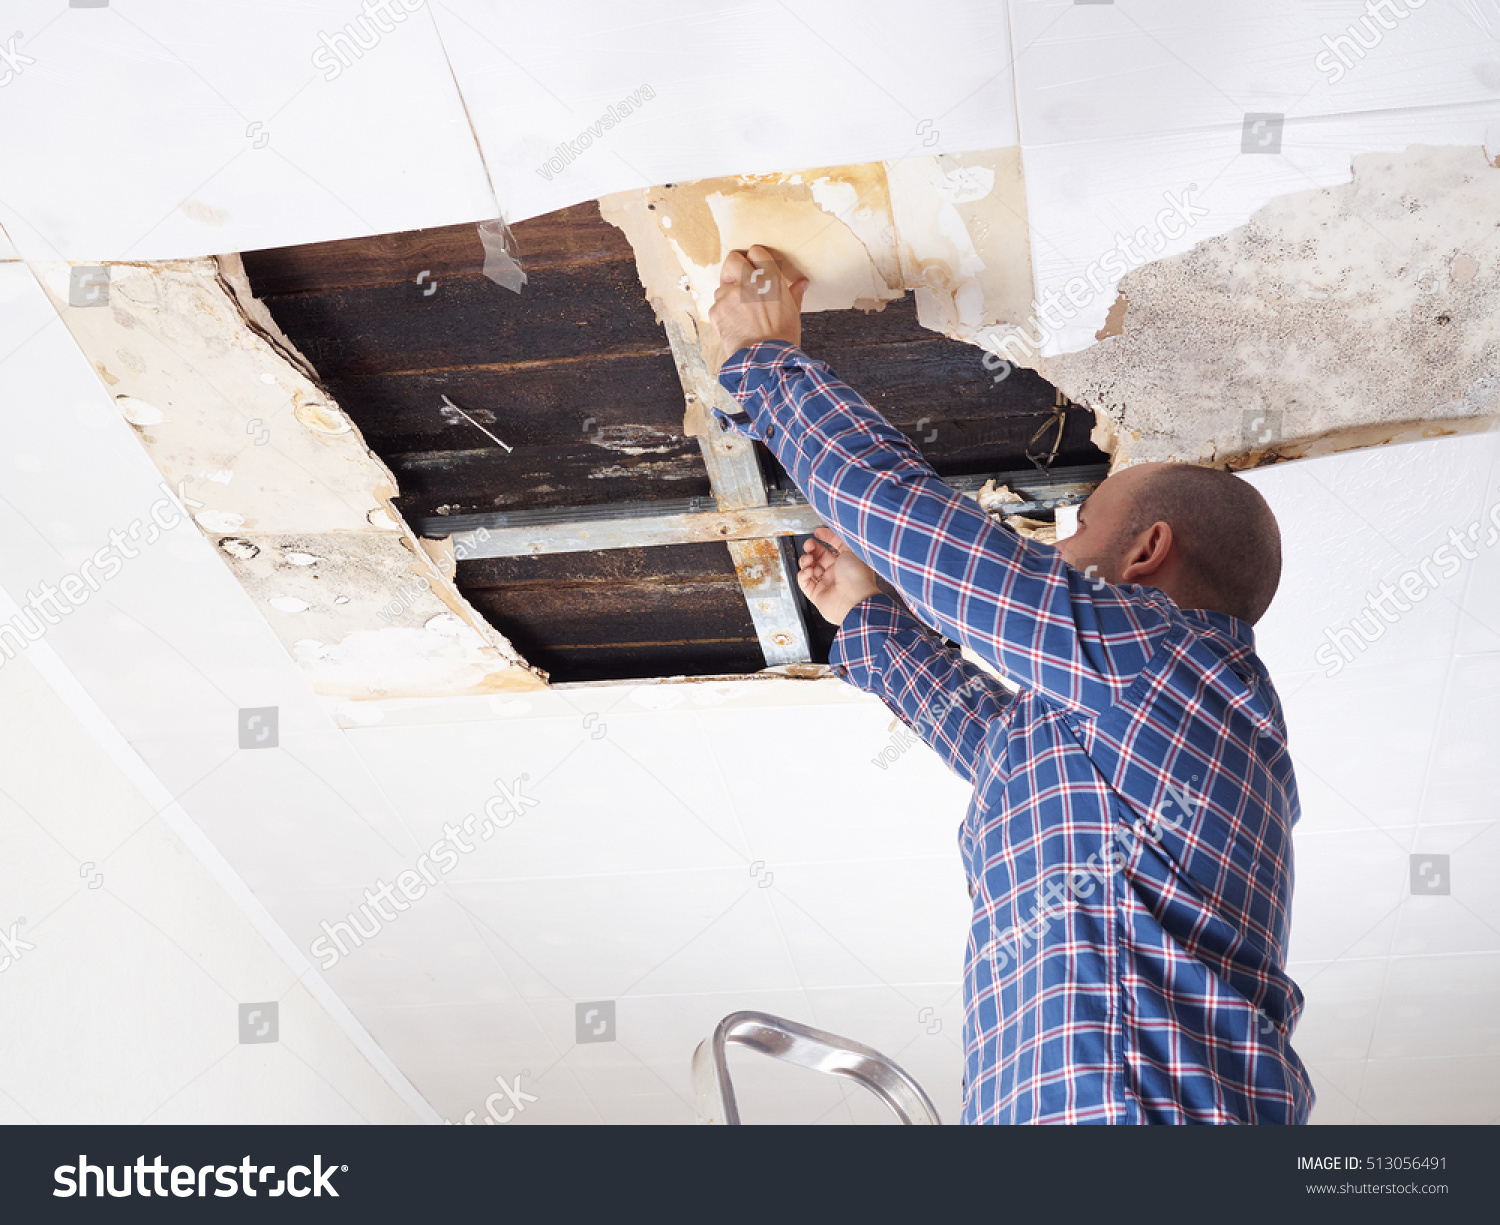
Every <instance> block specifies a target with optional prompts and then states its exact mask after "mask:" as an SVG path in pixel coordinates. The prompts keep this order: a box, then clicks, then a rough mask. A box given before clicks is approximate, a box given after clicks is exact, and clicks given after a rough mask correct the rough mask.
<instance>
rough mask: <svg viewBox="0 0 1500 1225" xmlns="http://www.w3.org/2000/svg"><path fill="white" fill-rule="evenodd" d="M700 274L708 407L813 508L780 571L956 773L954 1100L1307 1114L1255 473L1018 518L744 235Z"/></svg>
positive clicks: (1274, 565) (967, 1112)
mask: <svg viewBox="0 0 1500 1225" xmlns="http://www.w3.org/2000/svg"><path fill="white" fill-rule="evenodd" d="M721 281H722V284H721V286H720V289H719V292H718V295H717V298H716V301H715V305H714V308H713V311H712V315H711V318H712V320H713V323H714V325H715V327H716V328H717V330H718V333H719V336H720V340H721V346H722V347H721V352H722V353H723V354H724V356H725V357H726V358H727V360H726V361H725V362H724V364H723V367H722V369H721V371H720V374H719V378H720V381H721V382H722V384H723V385H724V386H725V387H726V388H727V389H728V390H729V391H730V392H731V393H733V395H734V396H735V399H736V400H737V402H738V404H739V407H740V412H739V413H737V414H736V415H734V416H733V417H732V418H731V417H727V416H726V418H725V419H726V420H729V421H730V422H731V423H732V424H734V425H735V426H736V427H737V428H738V429H740V430H741V431H742V432H743V433H745V434H747V435H749V436H750V437H753V438H758V439H761V440H763V441H764V442H765V443H766V445H767V446H768V447H770V448H771V450H772V451H773V452H774V453H775V455H776V457H777V458H778V459H779V460H780V461H781V463H782V465H783V466H784V467H785V468H786V470H787V472H788V473H789V474H790V475H791V477H792V479H793V480H794V481H796V483H797V486H798V487H799V488H800V489H801V490H802V491H803V493H804V494H806V496H807V499H808V501H809V502H810V503H811V504H812V506H813V507H814V508H815V509H816V510H817V512H818V514H819V516H820V517H821V518H822V519H823V521H824V523H825V524H827V527H826V528H822V529H819V531H818V533H817V539H816V542H814V541H809V542H808V545H807V554H806V556H805V557H804V558H803V559H802V561H801V573H800V574H799V576H798V582H799V585H800V586H801V587H802V590H803V591H804V592H805V593H806V594H807V595H808V598H809V599H811V600H812V601H813V603H814V604H815V605H816V606H817V608H818V610H819V612H821V613H822V614H823V615H824V616H825V617H827V618H828V620H830V621H832V622H834V623H836V624H838V625H839V627H840V628H839V633H838V636H837V638H836V639H835V641H834V645H833V650H832V652H831V656H830V662H831V663H832V664H833V666H834V668H835V669H836V670H837V671H838V673H839V674H840V675H841V676H843V677H844V678H845V679H846V680H848V681H850V682H852V683H853V684H855V685H858V686H859V687H860V688H862V689H866V690H868V691H869V692H871V693H874V694H876V695H877V696H878V697H880V698H881V699H882V700H883V701H884V702H885V703H886V704H887V705H888V706H890V707H891V709H893V710H894V711H896V712H897V713H898V714H899V715H900V716H901V717H902V718H903V719H904V720H905V721H906V722H907V723H908V724H909V725H910V726H911V727H912V728H913V729H914V730H915V731H916V732H918V733H919V734H920V735H921V736H922V737H923V738H924V739H925V740H926V741H927V742H928V743H929V744H930V745H931V746H932V747H933V748H934V749H935V750H937V752H938V753H939V754H940V755H941V756H942V757H943V759H944V760H945V761H946V762H947V763H948V764H949V766H950V767H952V769H953V770H955V771H956V772H957V773H958V774H959V775H960V776H961V777H963V778H965V779H967V780H968V781H970V782H971V783H972V784H973V785H974V798H973V801H972V803H971V804H970V806H969V811H968V814H967V816H966V818H965V820H964V824H963V827H962V829H961V831H960V837H959V844H960V848H961V850H962V853H963V859H964V866H965V870H966V873H967V876H968V882H969V891H970V894H971V896H972V898H973V921H972V927H971V931H970V937H969V944H968V950H967V956H966V959H965V969H964V1016H965V1020H964V1048H965V1077H964V1081H965V1084H964V1109H963V1118H964V1121H965V1122H981V1123H1157V1122H1173V1123H1188V1122H1201V1123H1304V1122H1306V1121H1307V1116H1308V1113H1309V1111H1310V1109H1311V1107H1312V1101H1313V1093H1312V1087H1311V1085H1310V1084H1309V1082H1308V1079H1307V1074H1306V1072H1305V1071H1304V1069H1303V1067H1302V1063H1301V1061H1300V1060H1299V1059H1298V1058H1297V1056H1296V1054H1295V1053H1294V1052H1293V1051H1292V1049H1291V1046H1290V1045H1289V1039H1290V1037H1291V1033H1292V1030H1293V1028H1294V1026H1295V1025H1296V1022H1297V1018H1298V1016H1299V1014H1300V1013H1301V1010H1302V993H1301V992H1300V991H1299V990H1298V989H1297V987H1296V984H1294V983H1293V982H1292V981H1291V980H1290V979H1289V978H1288V977H1287V976H1286V973H1285V968H1284V967H1285V961H1286V944H1287V935H1288V926H1289V919H1290V906H1291V896H1292V866H1291V865H1292V842H1291V828H1292V825H1293V824H1294V823H1295V821H1296V819H1297V816H1298V802H1297V788H1296V780H1295V778H1294V777H1293V773H1292V764H1291V758H1290V755H1289V753H1288V751H1287V745H1286V725H1285V722H1284V720H1283V717H1282V711H1281V703H1280V700H1279V699H1278V697H1277V695H1276V691H1275V689H1274V688H1273V687H1272V684H1271V679H1270V677H1269V675H1268V674H1267V672H1266V669H1265V667H1264V665H1263V664H1262V663H1261V662H1260V660H1259V658H1257V656H1256V654H1255V638H1254V633H1253V631H1252V630H1251V628H1250V627H1251V625H1252V624H1253V623H1254V622H1255V621H1256V620H1257V619H1259V617H1260V616H1261V614H1262V613H1264V612H1265V610H1266V608H1267V606H1268V605H1269V604H1270V602H1271V597H1272V596H1273V595H1274V594H1275V591H1276V586H1277V583H1278V582H1279V580H1280V573H1281V538H1280V534H1279V532H1278V530H1277V526H1276V520H1275V518H1274V516H1273V515H1272V514H1271V510H1270V508H1269V507H1268V506H1267V505H1266V503H1265V501H1264V499H1262V498H1261V496H1260V495H1259V493H1257V492H1256V491H1255V490H1254V489H1253V488H1252V487H1251V486H1249V485H1248V484H1246V483H1245V482H1243V481H1241V480H1239V478H1237V477H1235V476H1233V475H1231V474H1229V473H1227V472H1218V471H1214V470H1210V469H1204V468H1197V467H1194V466H1192V465H1186V464H1152V465H1141V466H1140V467H1136V468H1128V469H1126V470H1124V471H1122V472H1120V473H1118V474H1116V475H1114V476H1112V477H1110V478H1109V479H1108V480H1107V481H1105V482H1104V483H1103V484H1101V485H1100V486H1099V488H1098V489H1096V490H1095V491H1094V494H1093V496H1092V497H1090V498H1089V500H1088V502H1087V503H1086V504H1085V505H1084V507H1083V509H1082V511H1081V513H1080V516H1079V530H1078V532H1077V534H1076V535H1074V536H1072V537H1070V538H1069V539H1067V540H1065V541H1064V542H1063V543H1062V544H1061V545H1060V546H1058V547H1057V548H1055V549H1054V548H1049V547H1047V546H1044V545H1040V544H1037V543H1034V542H1031V541H1028V540H1025V539H1023V538H1021V537H1018V536H1016V535H1015V534H1013V533H1012V532H1010V531H1009V530H1007V529H1006V528H1004V527H1002V526H1001V525H999V524H997V523H996V522H995V521H994V520H992V519H991V518H990V517H989V516H988V515H986V514H985V513H984V512H983V511H981V510H980V509H979V507H978V505H977V504H976V503H974V502H973V501H971V500H969V499H966V498H964V497H962V496H961V495H960V494H958V493H956V492H955V491H954V490H952V489H950V488H949V487H948V486H947V485H945V484H944V483H943V482H942V481H941V480H940V479H939V478H938V476H937V475H936V473H934V472H933V470H932V468H931V467H930V466H929V465H928V464H927V462H926V461H925V460H924V459H923V458H922V456H921V454H920V453H919V452H918V451H917V449H916V448H915V447H914V446H913V445H912V444H911V443H910V442H909V441H908V440H907V439H906V437H905V436H904V435H902V434H900V433H898V432H897V431H896V430H895V429H893V428H892V427H891V426H890V425H889V424H888V423H887V422H886V421H885V419H884V418H883V417H881V416H880V414H879V413H878V412H876V411H875V409H874V408H872V407H871V406H870V405H869V404H867V403H866V402H865V401H864V400H863V399H861V398H860V396H859V395H858V394H857V393H856V392H854V391H853V390H851V389H850V388H849V387H847V386H845V385H844V384H843V383H841V382H839V381H838V380H837V378H835V376H834V375H833V373H832V371H830V370H829V369H828V367H827V366H825V365H823V364H822V363H821V362H818V361H815V360H814V359H812V358H810V357H808V356H807V355H806V354H805V353H803V352H802V351H801V349H800V347H799V344H800V340H801V324H800V304H801V301H802V294H803V292H804V291H805V289H806V286H807V282H806V280H805V278H800V277H797V276H796V275H790V276H788V275H786V274H785V273H783V271H782V268H781V267H779V266H778V263H777V261H776V259H775V257H774V256H773V255H772V253H771V252H770V251H769V250H767V249H766V248H764V247H752V248H750V250H749V251H748V252H734V253H733V254H731V255H730V257H729V258H728V259H727V260H726V261H725V263H724V268H723V273H722V277H721ZM877 576H878V577H879V578H880V579H883V580H885V582H887V583H889V584H890V585H891V586H892V587H893V588H894V589H895V590H896V591H897V592H899V593H900V596H901V597H902V599H904V601H905V603H906V604H907V605H908V606H909V607H910V608H911V609H912V610H913V611H914V612H915V613H916V614H917V616H918V617H919V618H920V619H921V622H925V625H924V624H921V623H919V622H918V621H917V620H914V619H913V618H912V616H910V615H909V614H908V613H907V612H906V611H905V610H904V609H903V608H902V607H901V605H900V604H899V603H898V602H897V601H896V600H894V599H892V598H891V597H890V596H889V595H886V594H883V593H882V592H881V591H880V589H879V587H878V585H877V581H876V580H877ZM926 626H933V627H935V628H936V629H938V630H940V631H941V633H942V634H943V635H945V636H946V637H947V638H949V639H952V640H955V641H957V642H959V643H961V644H963V645H964V646H967V647H970V648H971V649H972V650H973V651H974V652H976V653H977V654H978V656H979V657H980V658H982V659H984V660H985V661H986V662H988V663H989V664H991V665H993V666H994V667H995V668H996V669H997V670H998V671H999V672H1000V673H1001V674H1003V675H1005V676H1007V677H1009V678H1010V679H1011V680H1013V681H1014V682H1015V684H1016V685H1018V686H1019V692H1017V693H1016V694H1015V695H1014V696H1012V694H1011V693H1010V691H1009V690H1008V689H1007V688H1006V687H1005V686H1002V685H1000V684H999V683H997V682H996V681H995V680H994V678H993V677H992V676H990V675H989V674H988V673H987V672H985V671H984V670H983V669H980V668H976V667H974V666H973V665H972V664H970V663H968V662H967V661H965V660H964V659H963V658H962V656H961V655H960V654H959V653H958V652H957V651H956V650H954V649H952V648H951V647H949V646H948V645H947V644H946V643H945V642H944V641H943V640H942V639H941V638H939V637H938V636H937V635H936V634H934V633H932V632H931V631H930V630H928V629H927V628H926Z"/></svg>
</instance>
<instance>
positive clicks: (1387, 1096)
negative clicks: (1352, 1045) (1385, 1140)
mask: <svg viewBox="0 0 1500 1225" xmlns="http://www.w3.org/2000/svg"><path fill="white" fill-rule="evenodd" d="M1360 1108H1361V1109H1362V1110H1364V1111H1365V1112H1366V1113H1367V1114H1369V1115H1370V1117H1371V1118H1372V1119H1373V1120H1374V1121H1376V1122H1380V1123H1385V1124H1391V1123H1496V1122H1500V1056H1495V1055H1490V1056H1484V1057H1463V1058H1440V1057H1433V1058H1424V1059H1372V1060H1371V1061H1370V1064H1369V1067H1368V1069H1367V1070H1366V1073H1365V1085H1364V1092H1363V1094H1361V1096H1360Z"/></svg>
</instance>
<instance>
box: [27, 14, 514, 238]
mask: <svg viewBox="0 0 1500 1225" xmlns="http://www.w3.org/2000/svg"><path fill="white" fill-rule="evenodd" d="M22 9H23V10H24V11H23V12H18V13H16V14H15V17H16V20H17V22H18V24H19V25H20V26H21V27H22V29H23V30H24V31H25V36H24V37H22V38H21V39H20V41H19V43H18V49H19V50H20V51H21V52H23V53H24V54H26V55H28V56H30V57H31V58H33V59H34V60H35V64H34V65H28V66H27V67H26V68H25V69H24V71H22V72H21V73H20V74H19V75H18V77H17V79H15V80H13V81H11V82H10V85H9V87H8V88H6V89H5V90H4V91H3V92H0V124H3V125H4V127H5V129H6V132H7V165H8V168H9V170H10V175H9V187H8V189H7V191H6V198H5V203H4V204H3V205H0V221H3V223H4V225H5V227H6V229H7V231H8V232H9V234H10V237H11V239H12V241H13V242H14V243H15V244H16V246H17V247H18V248H20V250H21V251H22V253H23V254H25V255H26V257H27V258H31V259H57V258H61V259H72V260H81V261H87V260H119V259H169V258H183V257H187V256H195V255H204V254H209V253H213V252H221V251H238V250H247V249H253V248H257V247H270V246H283V245H288V244H293V243H302V242H313V241H317V240H320V239H330V238H342V237H347V236H350V235H354V234H385V233H390V232H393V231H399V230H410V229H417V228H421V227H423V226H432V225H442V224H447V223H452V222H459V221H466V220H471V219H479V218H483V217H485V216H488V215H492V214H493V212H494V203H493V197H492V196H491V193H490V191H489V187H488V183H487V180H486V177H485V174H484V169H483V165H482V162H481V160H480V157H479V153H478V150H477V148H476V147H475V144H474V141H473V137H472V135H471V133H470V131H469V127H468V123H467V121H466V119H465V117H464V112H463V105H462V102H461V100H460V98H459V96H458V93H457V90H456V89H455V87H454V83H453V78H452V74H451V73H450V72H449V70H448V67H447V63H446V60H445V58H444V54H443V47H442V45H441V43H440V42H439V40H438V38H437V34H436V30H435V28H434V25H433V22H432V19H431V17H430V16H429V14H428V13H427V12H418V13H416V14H413V15H410V16H408V14H407V13H406V12H405V11H404V10H402V9H401V8H400V7H399V6H396V7H395V8H394V9H393V11H394V12H396V13H397V14H398V15H399V17H400V18H401V20H400V21H398V22H397V23H395V24H394V25H393V26H392V28H391V29H390V30H389V32H387V33H384V34H377V35H376V40H375V45H374V46H372V47H370V48H369V49H368V50H359V49H358V48H354V51H353V52H352V53H351V52H347V51H346V57H347V58H348V60H349V62H348V64H347V65H344V64H340V63H338V62H337V61H336V60H334V59H332V58H328V59H324V60H322V61H321V62H320V61H318V60H316V59H315V56H317V55H319V54H320V53H321V52H322V50H323V35H325V34H326V35H328V36H329V37H330V38H332V37H334V36H335V35H336V34H338V33H339V32H340V31H341V30H342V28H343V27H344V26H345V25H346V24H347V23H349V22H351V21H354V20H365V19H364V18H362V17H361V14H360V13H359V11H358V10H357V9H353V10H351V9H350V8H349V7H348V6H346V5H339V4H335V3H330V2H327V0H323V2H314V3H308V4H301V5H295V6H287V5H279V4H272V3H267V2H264V0H252V2H249V3H244V4H240V5H236V6H233V7H230V8H224V7H222V6H220V7H211V6H189V7H187V8H183V7H182V6H180V5H173V4H170V3H166V2H165V0H141V2H140V3H136V4H132V5H130V6H128V8H127V9H122V8H120V7H118V6H113V7H111V6H106V7H103V8H96V9H80V8H73V9H67V10H64V11H62V12H61V13H59V12H58V11H57V8H56V6H55V5H52V4H48V3H43V2H42V0H29V2H26V0H23V4H22ZM365 41H366V42H369V41H371V40H370V39H369V38H368V37H366V38H365ZM341 45H346V46H349V47H353V44H352V43H346V44H341ZM355 54H357V55H358V59H355V58H354V55H355ZM164 115H170V116H171V122H170V123H164V122H161V117H162V116H164ZM23 116H24V119H25V122H22V121H21V118H22V117H23ZM63 145H65V146H66V148H67V150H68V156H67V157H64V158H59V157H58V156H57V151H58V149H59V147H62V146H63ZM103 199H107V200H108V201H109V206H108V207H107V208H101V207H100V201H101V200H103Z"/></svg>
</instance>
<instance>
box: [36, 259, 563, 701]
mask: <svg viewBox="0 0 1500 1225" xmlns="http://www.w3.org/2000/svg"><path fill="white" fill-rule="evenodd" d="M33 267H34V270H35V271H36V273H37V276H38V279H39V280H40V282H41V284H42V286H43V288H44V289H45V290H46V292H47V293H48V295H49V296H50V297H51V299H52V302H53V305H54V307H55V308H56V309H57V311H58V313H59V315H60V316H61V318H62V319H63V321H64V323H65V324H66V325H67V326H68V328H69V330H70V332H71V333H72V335H73V338H74V339H75V340H76V341H77V343H78V345H79V347H80V348H81V349H82V350H83V352H84V353H85V354H86V355H87V356H88V358H89V359H90V361H91V362H92V363H93V366H94V369H95V371H96V372H97V373H98V375H99V378H100V379H101V380H102V382H103V383H104V384H105V386H106V387H107V388H108V390H109V392H110V394H111V395H112V396H113V398H114V403H115V406H116V408H117V409H118V410H119V412H120V413H121V415H122V416H123V417H124V418H125V419H126V420H127V421H128V422H129V423H130V424H131V425H132V426H133V427H134V429H135V432H136V435H137V437H138V438H139V439H140V441H141V443H142V445H143V446H144V447H145V448H146V451H147V453H148V454H149V455H150V456H151V458H152V460H153V461H154V462H155V463H156V465H157V467H158V468H159V469H160V470H161V473H162V476H163V477H164V478H165V483H166V487H167V488H169V489H171V490H172V491H173V492H174V494H175V496H176V498H177V500H178V502H179V504H180V505H181V506H182V507H183V508H184V509H185V510H186V512H187V513H188V514H189V515H190V516H191V517H192V519H193V521H194V522H195V523H196V524H197V526H198V528H199V530H200V531H202V532H203V533H204V535H205V536H207V538H208V539H209V540H211V541H212V542H213V543H214V545H215V547H216V549H217V550H218V552H219V555H220V557H221V558H222V559H223V560H224V562H225V563H226V564H227V565H228V566H229V567H230V568H231V570H233V571H234V573H235V575H236V577H237V578H238V579H239V580H240V582H241V583H242V584H243V585H244V586H245V588H246V590H247V591H249V592H250V594H251V596H252V597H253V598H254V599H255V600H256V602H257V604H258V605H259V607H260V609H261V612H262V613H263V615H264V616H265V617H266V620H267V622H268V623H269V624H270V626H271V628H272V629H273V630H274V631H275V632H276V634H277V636H278V637H279V638H280V639H281V641H282V643H283V644H284V645H285V646H286V647H287V649H288V651H289V652H290V653H291V654H292V655H293V656H294V657H295V658H296V659H297V660H298V662H299V663H300V664H301V665H302V667H303V669H304V671H305V672H306V673H307V674H308V676H309V679H310V681H311V682H312V684H313V687H314V688H315V689H316V691H317V692H319V693H321V694H325V695H329V696H337V697H344V698H354V699H371V698H385V697H423V696H431V695H434V694H450V695H452V694H464V693H468V694H484V693H502V692H513V691H523V692H524V691H529V690H534V689H537V688H541V687H543V685H544V682H543V681H542V679H541V677H540V676H538V675H537V673H536V672H535V671H534V670H533V669H531V668H530V667H528V666H527V664H526V663H525V661H524V660H522V659H521V658H520V657H519V656H518V655H517V654H516V653H515V651H514V650H513V649H512V648H511V646H510V644H509V643H508V642H507V641H506V639H505V638H504V637H503V635H501V634H500V633H499V632H498V631H496V630H495V629H494V628H493V627H492V626H491V625H490V623H489V622H487V621H486V620H485V619H484V618H483V617H482V616H480V615H479V614H478V613H477V612H476V611H475V610H474V609H473V608H472V607H471V606H470V605H469V604H468V602H467V601H466V600H465V599H464V597H463V596H462V595H461V594H460V593H459V591H458V589H457V588H456V587H455V586H454V584H453V582H452V580H451V572H450V573H444V570H443V568H442V567H441V565H440V564H438V563H437V562H434V560H433V559H432V558H431V557H429V555H428V553H427V552H426V551H425V550H424V549H423V548H422V547H421V546H420V544H419V542H418V540H417V538H416V537H415V536H414V535H413V533H412V532H411V530H410V529H409V528H408V527H407V526H406V524H405V523H404V522H403V521H402V519H401V516H400V515H399V514H397V513H396V512H395V511H394V509H393V507H392V505H391V499H392V497H393V496H394V495H395V492H396V484H395V481H394V479H393V478H392V476H391V473H390V470H389V469H388V468H387V467H386V466H385V464H384V463H382V462H381V460H380V459H379V458H378V457H377V456H376V455H375V454H374V453H373V452H372V451H371V450H370V449H369V448H368V447H367V446H366V445H365V443H364V441H363V440H362V439H361V438H360V435H359V433H358V431H357V430H356V429H355V428H354V425H353V423H352V422H351V421H350V420H349V418H348V417H347V416H346V415H345V414H344V413H343V412H342V411H341V410H340V408H339V406H338V405H337V404H336V403H334V402H333V401H332V400H331V399H330V397H329V396H328V394H327V391H326V389H325V388H323V387H322V386H321V385H320V384H319V383H318V382H317V381H316V380H315V379H314V377H312V376H311V374H310V372H309V370H308V368H307V366H306V364H305V363H304V362H303V360H302V359H301V358H300V357H299V356H298V355H297V353H296V352H295V350H293V349H291V348H290V347H289V346H287V345H286V344H285V342H284V340H283V338H281V337H280V336H279V334H278V333H277V332H276V331H275V330H274V325H270V324H269V320H268V319H265V320H264V321H262V320H260V319H259V318H258V316H259V314H260V312H259V311H258V309H257V308H256V307H255V304H253V303H251V304H250V305H249V307H248V308H246V307H245V306H244V305H242V302H241V300H240V298H238V297H237V295H236V289H235V284H234V282H235V280H236V278H237V270H236V268H235V266H234V261H227V262H226V263H225V264H224V265H223V266H221V265H220V263H218V262H216V261H213V260H198V261H192V262H188V263H178V264H161V265H136V264H111V265H106V266H104V267H103V268H98V267H95V268H86V269H80V268H79V267H78V266H76V265H72V266H70V265H67V264H39V265H33ZM80 274H82V276H83V279H86V280H87V281H88V292H83V293H80V292H79V286H80V283H81V278H80Z"/></svg>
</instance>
